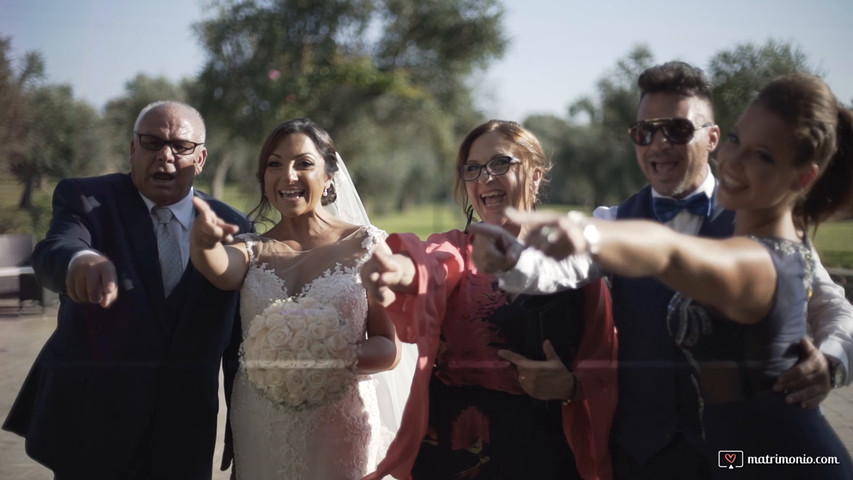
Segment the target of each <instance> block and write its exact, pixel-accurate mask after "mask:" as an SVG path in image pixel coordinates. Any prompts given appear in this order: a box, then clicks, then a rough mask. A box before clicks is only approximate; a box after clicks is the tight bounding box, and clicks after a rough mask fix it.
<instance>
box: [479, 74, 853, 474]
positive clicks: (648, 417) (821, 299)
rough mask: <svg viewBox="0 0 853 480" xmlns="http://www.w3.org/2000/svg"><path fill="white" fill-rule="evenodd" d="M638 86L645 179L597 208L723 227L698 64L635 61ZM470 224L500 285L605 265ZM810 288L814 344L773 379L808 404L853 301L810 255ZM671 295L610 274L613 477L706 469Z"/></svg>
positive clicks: (832, 360) (836, 353)
mask: <svg viewBox="0 0 853 480" xmlns="http://www.w3.org/2000/svg"><path fill="white" fill-rule="evenodd" d="M638 85H639V87H640V90H641V97H640V105H639V109H638V112H637V121H636V122H634V123H633V124H632V125H630V126H629V128H628V134H629V136H630V138H631V141H633V142H634V144H635V149H636V157H637V163H638V164H639V166H640V169H641V170H642V171H643V173H644V174H645V176H646V179H647V180H648V182H649V185H647V186H646V187H644V188H643V189H642V190H640V191H639V192H638V193H636V194H635V195H633V196H631V197H630V198H629V199H627V200H626V201H625V202H623V203H622V204H621V205H619V206H617V207H599V208H597V209H596V210H595V212H594V215H595V216H596V217H598V218H604V219H609V220H614V219H620V218H644V219H651V220H657V221H659V222H661V223H665V224H667V225H669V226H670V227H672V228H673V229H675V230H678V231H680V232H683V233H690V234H696V235H703V236H711V237H718V238H719V237H728V236H731V235H732V233H733V228H734V224H733V222H734V215H733V213H732V212H729V211H726V210H723V209H722V208H721V207H720V206H719V205H718V204H717V201H716V190H717V182H716V179H715V178H714V175H713V174H712V173H711V169H710V167H709V158H710V155H711V153H712V152H713V151H714V150H715V149H716V148H717V145H718V144H719V142H720V135H721V134H720V129H719V127H718V126H717V125H716V124H715V123H714V110H713V96H712V95H713V94H712V90H711V85H710V82H709V81H708V79H707V77H706V76H705V74H704V72H702V71H701V70H700V69H697V68H694V67H692V66H690V65H688V64H686V63H683V62H669V63H666V64H663V65H658V66H655V67H652V68H650V69H648V70H646V71H645V72H643V74H642V75H640V77H639V79H638ZM474 230H475V234H476V235H477V236H479V237H480V239H479V240H477V241H475V248H474V257H473V258H474V261H475V263H476V264H477V266H478V267H479V268H480V269H482V270H485V271H490V272H496V273H497V274H498V278H499V280H500V285H501V287H502V288H504V289H506V290H509V291H512V292H524V293H534V292H540V293H549V292H552V291H554V290H556V289H560V288H574V287H576V286H577V285H579V284H581V283H583V282H584V281H585V280H586V279H587V278H590V277H595V276H600V275H601V274H602V272H598V271H597V269H596V267H595V265H594V264H593V265H590V260H589V258H588V257H586V258H583V257H569V258H568V259H566V260H565V261H564V262H560V263H556V262H554V261H552V260H550V259H547V258H544V257H543V256H542V254H541V253H539V252H538V251H537V250H535V249H526V250H522V249H521V248H520V247H519V246H518V245H516V244H513V243H512V242H510V239H506V238H501V237H500V236H499V235H500V233H499V232H496V231H485V230H483V227H479V226H478V227H477V228H474ZM592 240H594V238H593V239H592ZM815 255H816V253H815ZM501 272H504V273H501ZM814 290H815V293H814V295H813V296H812V300H811V301H810V303H809V323H810V325H811V327H812V331H813V332H814V334H815V342H816V343H817V344H818V345H819V347H820V350H818V349H817V348H815V347H814V345H812V344H811V343H810V342H809V341H808V340H805V341H804V342H803V344H802V345H801V348H802V351H803V358H802V360H801V361H800V363H799V364H798V365H797V366H795V367H794V368H792V369H791V370H789V371H787V372H785V373H784V374H783V375H782V376H781V377H780V379H779V381H778V382H777V385H776V386H775V387H774V388H778V389H780V390H785V391H790V392H791V393H790V394H789V395H788V396H787V399H786V400H787V401H789V402H791V403H802V405H803V406H804V407H815V406H817V405H818V403H819V402H820V401H821V400H823V399H824V398H826V395H827V393H828V391H829V388H830V385H831V384H832V385H833V386H840V385H842V384H845V383H847V382H845V378H844V373H845V372H846V368H847V365H848V364H849V362H850V358H851V355H853V307H851V306H850V303H849V302H847V301H846V300H845V299H844V291H843V289H841V287H839V286H837V285H835V284H834V283H833V282H832V280H831V279H830V278H829V275H828V274H827V272H826V270H825V269H824V268H823V267H822V266H819V267H818V271H817V272H816V280H815V286H814ZM672 295H673V291H672V290H670V289H668V288H666V287H665V286H663V284H661V283H660V282H658V281H656V280H654V279H651V278H626V277H621V276H612V298H613V318H614V322H615V324H616V327H617V329H618V332H619V333H618V335H619V337H618V338H619V405H618V408H617V412H616V417H615V419H614V425H613V429H612V442H611V455H612V458H613V471H614V475H615V477H616V479H617V480H626V479H630V480H634V479H643V480H645V479H649V480H652V479H654V480H658V479H681V478H691V479H701V478H710V475H711V469H712V465H711V464H710V463H709V462H708V460H707V458H706V456H705V453H704V447H703V444H702V443H703V442H702V427H701V424H700V415H699V413H698V412H699V408H700V405H699V402H700V400H699V398H698V396H697V393H696V389H695V386H694V385H693V381H692V379H691V377H690V372H691V369H690V366H689V365H688V363H687V362H686V360H685V358H684V355H683V354H682V353H681V351H680V349H679V348H678V347H677V345H675V343H674V342H673V340H672V337H671V335H670V332H669V331H668V328H667V324H666V315H667V306H668V303H669V299H670V298H671V297H672ZM830 365H832V366H833V368H830ZM830 370H832V371H833V372H834V374H833V375H832V377H833V378H832V381H830V380H831V379H830ZM714 467H715V466H714Z"/></svg>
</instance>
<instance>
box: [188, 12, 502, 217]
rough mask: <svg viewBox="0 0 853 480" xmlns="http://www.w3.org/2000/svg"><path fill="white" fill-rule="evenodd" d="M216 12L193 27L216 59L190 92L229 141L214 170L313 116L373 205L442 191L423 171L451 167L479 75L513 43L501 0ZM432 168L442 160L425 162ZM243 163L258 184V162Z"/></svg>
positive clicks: (471, 114) (469, 120)
mask: <svg viewBox="0 0 853 480" xmlns="http://www.w3.org/2000/svg"><path fill="white" fill-rule="evenodd" d="M213 8H214V9H215V16H214V18H212V19H211V20H208V21H205V22H202V23H200V24H199V25H197V31H198V33H199V35H200V36H201V39H202V42H203V44H204V45H205V48H206V49H207V51H208V55H209V59H208V61H207V63H206V65H205V67H204V69H203V71H202V74H201V76H200V78H199V83H198V89H197V90H194V91H193V92H191V96H192V98H193V100H192V101H193V102H194V103H195V104H197V105H198V106H199V108H200V110H201V111H202V113H203V114H204V115H205V118H206V119H207V120H208V124H209V126H210V131H211V132H215V135H211V137H212V138H213V139H217V140H213V139H212V141H221V142H222V144H221V148H222V151H223V155H222V158H221V159H220V160H221V162H220V163H219V165H217V167H216V168H217V169H223V168H224V169H226V170H228V169H230V168H231V167H232V166H234V165H244V166H245V165H246V163H248V162H249V161H250V160H251V158H250V156H249V158H247V155H246V153H247V152H256V151H257V149H258V148H259V147H260V143H261V141H262V140H263V138H264V137H265V136H266V134H267V133H268V132H269V131H270V130H271V129H272V128H273V126H274V125H276V124H277V123H279V122H281V121H283V120H286V119H289V118H294V117H300V116H307V117H310V118H312V119H313V120H315V121H317V122H318V123H319V124H320V125H322V126H323V127H324V128H326V129H327V130H328V131H329V132H330V133H331V134H332V136H333V138H335V141H336V143H337V145H338V147H339V149H340V150H341V152H342V155H343V156H344V157H345V158H346V160H347V164H348V166H349V167H350V170H351V172H352V174H353V178H354V180H355V181H356V182H357V185H358V186H359V189H360V191H361V193H362V195H363V196H364V197H365V199H366V200H367V201H368V203H370V199H369V197H371V196H374V197H375V198H374V200H377V199H379V198H380V197H381V198H382V200H381V203H382V204H385V205H388V204H398V203H401V202H400V198H402V196H403V195H406V193H409V192H406V193H403V192H402V191H401V190H400V186H401V185H407V184H408V185H416V186H418V187H420V188H419V190H425V191H424V192H418V194H417V195H418V196H420V195H421V194H424V195H430V192H429V191H430V190H432V191H434V190H435V188H424V185H425V183H426V182H423V175H424V174H425V173H428V172H433V171H444V170H446V169H444V168H442V167H444V166H446V165H447V164H448V162H449V160H448V159H449V158H452V156H453V149H454V148H455V143H456V140H455V139H456V138H458V137H459V136H460V132H462V133H464V131H465V130H467V129H469V128H471V126H472V124H473V123H474V122H475V121H476V120H477V119H478V118H479V116H478V115H477V112H476V110H475V108H474V107H473V100H472V95H471V87H470V86H469V82H470V78H471V75H472V74H473V73H475V72H476V71H477V70H478V69H480V68H482V67H484V66H485V65H487V63H488V61H489V60H490V59H492V58H495V57H496V56H498V55H500V54H502V52H503V49H504V47H505V44H506V40H505V37H504V34H503V33H502V29H501V25H500V21H501V18H502V14H503V12H502V10H501V8H500V7H499V6H498V5H497V3H496V1H495V0H439V1H433V2H413V1H403V0H382V1H379V0H348V1H347V0H277V1H242V2H234V1H218V2H215V3H214V7H213ZM463 126H464V127H463ZM380 143H381V144H380ZM233 152H236V153H233ZM391 164H393V170H394V171H390V170H392V169H389V168H388V166H389V165H391ZM432 164H438V165H439V167H437V168H433V167H432V166H429V167H426V166H427V165H432ZM377 167H378V169H377ZM237 170H238V171H239V172H246V175H245V178H247V179H248V180H250V181H253V179H251V175H252V173H253V172H254V165H253V162H251V163H250V166H248V167H246V168H239V169H237ZM217 176H218V177H222V175H220V174H219V172H217ZM377 178H384V179H386V180H391V179H393V180H394V183H390V184H389V183H383V182H380V181H378V180H376V179H377ZM437 180H438V182H439V183H441V182H446V181H447V180H446V178H438V179H437ZM430 183H431V182H430ZM426 184H427V185H429V183H426ZM216 190H217V189H216V188H214V192H213V193H214V194H216V193H217V192H216ZM255 190H256V189H255ZM374 203H379V202H378V201H377V202H374Z"/></svg>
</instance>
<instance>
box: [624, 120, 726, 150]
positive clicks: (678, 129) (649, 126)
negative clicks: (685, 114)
mask: <svg viewBox="0 0 853 480" xmlns="http://www.w3.org/2000/svg"><path fill="white" fill-rule="evenodd" d="M712 125H714V122H707V123H703V124H702V125H698V126H697V125H693V122H691V121H690V120H688V119H686V118H653V119H651V120H640V121H638V122H634V123H632V124H631V126H630V127H628V135H630V136H631V140H633V141H634V143H636V144H637V145H639V146H641V147H645V146H646V145H651V143H652V141H654V139H655V133H657V131H658V130H660V131H661V133H662V134H663V138H665V139H667V141H668V142H670V143H674V144H677V145H684V144H685V143H687V142H689V141H690V140H691V139H692V138H693V134H694V133H696V131H697V130H701V129H703V128H706V127H710V126H712Z"/></svg>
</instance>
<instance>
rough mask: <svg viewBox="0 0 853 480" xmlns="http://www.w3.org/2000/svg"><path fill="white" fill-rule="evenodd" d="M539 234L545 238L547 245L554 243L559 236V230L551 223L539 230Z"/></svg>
mask: <svg viewBox="0 0 853 480" xmlns="http://www.w3.org/2000/svg"><path fill="white" fill-rule="evenodd" d="M539 234H540V235H542V237H543V238H544V239H545V243H547V244H548V245H554V244H555V243H557V240H558V239H559V238H560V231H559V230H557V228H556V227H553V226H551V225H545V226H544V227H542V228H541V229H540V230H539Z"/></svg>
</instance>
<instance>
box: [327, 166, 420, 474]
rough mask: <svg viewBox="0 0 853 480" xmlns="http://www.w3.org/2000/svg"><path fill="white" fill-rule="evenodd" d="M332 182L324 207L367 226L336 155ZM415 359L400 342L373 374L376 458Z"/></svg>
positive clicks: (392, 428) (398, 412) (396, 423)
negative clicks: (387, 363)
mask: <svg viewBox="0 0 853 480" xmlns="http://www.w3.org/2000/svg"><path fill="white" fill-rule="evenodd" d="M332 182H333V183H334V185H335V192H336V194H337V199H336V200H335V201H334V202H333V203H331V204H329V205H327V206H326V208H327V209H329V211H330V212H331V213H332V214H334V215H335V216H336V217H338V218H340V219H341V220H344V221H347V222H349V223H352V224H354V225H370V219H369V218H368V216H367V211H366V210H365V209H364V203H363V202H362V201H361V197H360V196H359V195H358V192H357V191H356V189H355V185H354V184H353V181H352V177H351V176H350V174H349V170H347V167H346V165H345V164H344V161H343V159H342V158H341V156H340V155H338V171H337V172H335V174H334V176H333V177H332ZM417 362H418V347H417V345H415V344H413V343H403V344H402V352H401V355H400V363H399V364H398V365H397V367H396V368H394V369H393V370H387V371H384V372H380V373H376V374H373V379H374V381H375V385H376V397H377V400H378V403H379V415H380V421H381V423H382V427H383V428H382V431H383V432H384V434H387V435H388V438H387V440H386V439H384V438H383V444H382V451H381V452H380V458H378V459H377V463H378V461H380V460H382V457H384V456H385V450H387V448H388V444H390V442H391V440H393V438H394V435H395V434H396V433H397V430H398V429H399V427H400V420H401V418H402V416H403V409H404V407H405V406H406V400H407V399H408V397H409V390H410V389H411V386H412V378H413V377H414V374H415V367H416V366H417Z"/></svg>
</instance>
